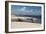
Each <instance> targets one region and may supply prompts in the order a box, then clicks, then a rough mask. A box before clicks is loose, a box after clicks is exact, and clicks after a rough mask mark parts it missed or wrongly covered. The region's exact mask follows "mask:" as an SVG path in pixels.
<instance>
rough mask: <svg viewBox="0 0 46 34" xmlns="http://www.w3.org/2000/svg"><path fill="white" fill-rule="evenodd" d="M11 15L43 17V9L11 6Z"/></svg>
mask: <svg viewBox="0 0 46 34" xmlns="http://www.w3.org/2000/svg"><path fill="white" fill-rule="evenodd" d="M11 13H12V14H16V15H41V7H40V6H24V5H23V6H21V5H11Z"/></svg>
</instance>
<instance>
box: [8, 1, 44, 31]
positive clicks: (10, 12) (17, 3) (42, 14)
mask: <svg viewBox="0 0 46 34" xmlns="http://www.w3.org/2000/svg"><path fill="white" fill-rule="evenodd" d="M11 5H25V6H41V7H42V19H41V21H42V24H41V26H42V27H41V28H27V29H28V30H43V28H44V25H43V24H44V5H43V4H27V3H25V4H24V3H11V2H10V3H9V5H8V6H9V26H8V28H9V30H8V31H9V32H12V31H26V30H27V29H26V28H25V29H11Z"/></svg>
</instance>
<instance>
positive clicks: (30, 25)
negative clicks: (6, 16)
mask: <svg viewBox="0 0 46 34" xmlns="http://www.w3.org/2000/svg"><path fill="white" fill-rule="evenodd" d="M11 27H12V29H16V28H40V27H41V24H38V23H29V22H12V26H11Z"/></svg>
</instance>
